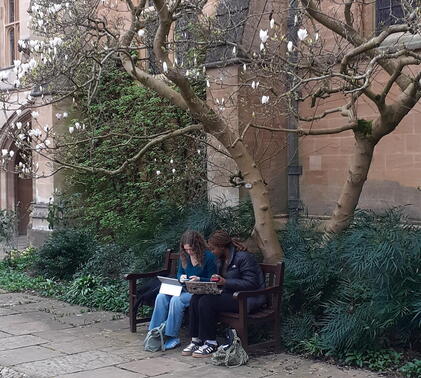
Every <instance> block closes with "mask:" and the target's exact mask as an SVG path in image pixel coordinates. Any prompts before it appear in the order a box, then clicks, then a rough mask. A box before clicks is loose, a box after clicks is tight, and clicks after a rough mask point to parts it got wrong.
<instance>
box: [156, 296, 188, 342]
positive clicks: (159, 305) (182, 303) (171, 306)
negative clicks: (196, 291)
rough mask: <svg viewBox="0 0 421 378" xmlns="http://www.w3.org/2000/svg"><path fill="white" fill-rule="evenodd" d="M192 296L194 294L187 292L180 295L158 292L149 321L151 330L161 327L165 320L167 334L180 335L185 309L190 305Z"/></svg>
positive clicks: (171, 335)
mask: <svg viewBox="0 0 421 378" xmlns="http://www.w3.org/2000/svg"><path fill="white" fill-rule="evenodd" d="M191 297H192V295H191V294H190V293H187V292H182V293H181V295H180V296H179V297H173V296H171V295H166V294H158V296H157V297H156V300H155V308H154V310H153V314H152V319H151V322H150V323H149V330H151V329H152V328H155V327H159V326H160V325H161V324H162V323H163V322H166V325H165V335H166V336H170V337H178V334H179V332H180V328H181V323H182V322H183V315H184V310H185V309H186V308H187V307H189V304H190V299H191Z"/></svg>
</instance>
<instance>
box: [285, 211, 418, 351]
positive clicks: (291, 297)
mask: <svg viewBox="0 0 421 378" xmlns="http://www.w3.org/2000/svg"><path fill="white" fill-rule="evenodd" d="M404 221H405V220H404V219H403V218H402V216H401V213H400V212H399V211H397V210H392V211H389V212H387V213H385V214H383V215H376V214H375V213H372V212H359V213H357V215H356V217H355V220H354V222H353V224H352V225H351V226H350V227H349V229H347V230H346V231H344V232H343V233H341V234H339V235H336V236H332V237H331V238H330V239H327V238H323V237H322V235H321V234H320V232H318V228H317V225H316V224H314V223H312V222H310V221H308V220H307V219H305V218H302V219H298V220H296V221H291V222H289V224H288V227H287V229H286V230H285V231H284V232H282V238H281V240H282V243H283V247H284V251H285V263H286V276H285V295H284V313H285V321H284V342H285V344H286V346H287V347H289V348H291V349H293V350H297V351H305V347H304V346H305V344H306V341H308V340H310V341H312V342H313V344H314V341H315V340H316V341H317V345H316V346H317V348H316V349H317V350H323V351H324V352H325V353H328V354H331V355H336V356H343V354H344V353H347V352H351V351H353V352H355V351H365V350H368V349H379V348H388V347H390V346H396V347H409V345H412V346H413V347H414V348H420V339H421V338H420V335H421V332H420V331H421V330H420V325H421V323H420V322H421V316H420V315H421V306H420V304H421V301H420V296H421V290H420V288H421V276H420V274H419V272H420V270H421V230H420V229H418V228H417V227H414V226H410V225H404V223H403V222H404ZM316 334H317V338H316V339H314V335H316Z"/></svg>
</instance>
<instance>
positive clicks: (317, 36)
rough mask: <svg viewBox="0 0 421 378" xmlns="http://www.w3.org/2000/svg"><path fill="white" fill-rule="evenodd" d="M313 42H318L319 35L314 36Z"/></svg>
mask: <svg viewBox="0 0 421 378" xmlns="http://www.w3.org/2000/svg"><path fill="white" fill-rule="evenodd" d="M314 40H315V41H318V40H319V33H316V34H314Z"/></svg>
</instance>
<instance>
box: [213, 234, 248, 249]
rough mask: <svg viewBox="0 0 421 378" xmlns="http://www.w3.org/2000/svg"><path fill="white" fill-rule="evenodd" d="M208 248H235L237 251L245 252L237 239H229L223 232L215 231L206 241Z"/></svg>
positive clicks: (244, 247) (243, 246)
mask: <svg viewBox="0 0 421 378" xmlns="http://www.w3.org/2000/svg"><path fill="white" fill-rule="evenodd" d="M208 244H209V247H211V248H212V247H217V248H230V247H232V246H233V247H235V249H237V251H247V248H246V246H245V245H244V244H242V243H240V242H239V241H238V240H237V239H233V238H231V236H229V234H228V232H226V231H224V230H218V231H215V232H214V233H213V234H212V235H211V236H210V237H209V240H208Z"/></svg>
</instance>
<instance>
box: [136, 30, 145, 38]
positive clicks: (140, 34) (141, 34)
mask: <svg viewBox="0 0 421 378" xmlns="http://www.w3.org/2000/svg"><path fill="white" fill-rule="evenodd" d="M137 35H138V36H139V37H141V38H142V37H144V36H145V30H144V29H140V30H139V31H138V32H137Z"/></svg>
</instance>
